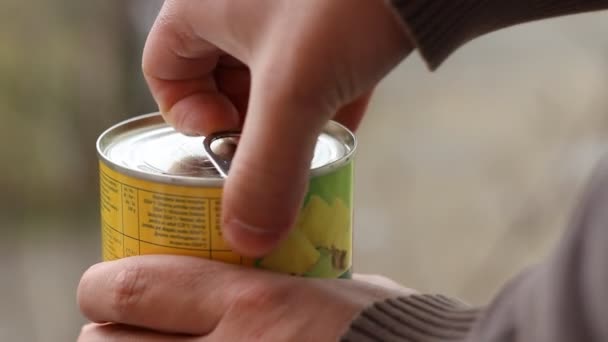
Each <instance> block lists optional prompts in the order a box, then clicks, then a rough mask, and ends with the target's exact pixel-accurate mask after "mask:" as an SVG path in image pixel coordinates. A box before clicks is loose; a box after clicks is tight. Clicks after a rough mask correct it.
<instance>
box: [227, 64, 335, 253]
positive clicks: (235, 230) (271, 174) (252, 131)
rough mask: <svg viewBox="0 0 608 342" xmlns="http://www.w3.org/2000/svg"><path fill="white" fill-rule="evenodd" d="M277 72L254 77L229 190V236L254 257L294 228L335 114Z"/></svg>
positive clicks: (233, 244)
mask: <svg viewBox="0 0 608 342" xmlns="http://www.w3.org/2000/svg"><path fill="white" fill-rule="evenodd" d="M262 70H263V69H262ZM262 70H258V72H259V73H264V72H263V71H262ZM273 72H274V74H273V75H272V77H270V76H261V75H259V74H258V75H257V76H259V77H257V78H256V75H253V77H252V82H253V83H252V88H251V95H250V100H249V110H248V112H247V117H246V120H245V124H244V128H243V133H242V135H241V138H240V141H239V147H238V149H237V151H236V154H235V156H234V160H233V163H232V167H231V170H230V174H229V177H228V179H227V181H226V184H225V186H224V195H223V202H222V205H223V207H222V223H223V232H224V237H225V238H226V240H227V241H228V242H229V244H230V245H231V247H232V248H233V249H234V250H236V251H237V252H239V253H241V254H243V255H245V256H249V257H259V256H262V255H264V254H266V253H268V252H269V251H271V250H272V249H273V248H274V247H275V246H276V245H277V244H278V243H279V241H281V239H283V238H284V237H285V235H286V234H287V232H288V231H289V229H290V228H291V227H292V225H293V223H294V220H295V217H296V214H297V212H298V210H299V208H300V206H301V201H302V199H303V197H304V193H305V191H306V188H307V185H308V181H309V172H310V163H311V160H312V156H313V152H314V147H315V145H316V142H317V137H318V135H319V133H320V131H321V129H322V127H323V125H324V124H325V123H326V122H327V120H328V119H329V118H330V117H331V114H332V110H331V109H329V108H328V107H325V106H323V105H321V104H319V103H317V102H316V101H315V100H313V99H311V100H310V101H302V99H301V98H298V95H297V94H296V93H297V91H292V90H294V88H297V85H296V84H295V83H296V82H295V81H294V80H288V81H285V82H284V81H283V80H282V76H281V75H280V72H278V71H276V70H273ZM269 78H272V80H271V81H269V80H268V79H269Z"/></svg>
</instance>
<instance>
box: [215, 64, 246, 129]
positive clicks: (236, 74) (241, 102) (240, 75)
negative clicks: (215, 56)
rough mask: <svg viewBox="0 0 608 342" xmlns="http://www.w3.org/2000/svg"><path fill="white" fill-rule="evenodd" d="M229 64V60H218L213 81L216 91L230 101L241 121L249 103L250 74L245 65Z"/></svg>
mask: <svg viewBox="0 0 608 342" xmlns="http://www.w3.org/2000/svg"><path fill="white" fill-rule="evenodd" d="M226 60H228V62H226ZM230 63H231V62H229V59H224V58H222V59H221V60H220V63H219V66H218V67H217V69H216V70H215V80H216V82H217V86H218V89H219V90H220V91H221V92H222V93H223V94H225V95H226V96H227V97H228V98H229V99H230V102H232V104H233V105H234V106H235V108H236V110H237V112H238V113H239V116H240V119H241V121H242V120H243V119H244V116H245V113H246V112H247V103H248V102H249V89H250V85H251V74H250V72H249V68H247V67H246V66H245V65H243V64H238V65H234V64H230Z"/></svg>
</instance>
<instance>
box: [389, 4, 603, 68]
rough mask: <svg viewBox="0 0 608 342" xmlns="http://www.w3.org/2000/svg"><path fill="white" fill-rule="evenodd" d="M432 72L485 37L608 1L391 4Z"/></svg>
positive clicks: (581, 10)
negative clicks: (490, 33) (466, 46)
mask: <svg viewBox="0 0 608 342" xmlns="http://www.w3.org/2000/svg"><path fill="white" fill-rule="evenodd" d="M389 2H390V3H391V4H392V6H393V7H394V8H395V9H396V11H397V13H398V14H399V16H400V17H401V18H402V20H403V23H404V24H405V27H406V30H407V31H408V34H409V35H410V37H411V38H412V40H413V42H414V44H415V45H416V46H417V47H418V50H419V51H420V53H421V54H422V56H423V58H424V59H425V60H426V62H427V63H428V65H429V67H430V68H431V69H435V68H437V67H438V66H439V65H440V64H441V63H442V62H443V61H444V60H445V59H446V58H447V57H448V56H449V55H450V54H451V53H452V52H453V51H454V50H456V49H457V48H458V47H460V46H461V45H463V44H464V43H466V42H468V41H470V40H472V39H474V38H476V37H479V36H481V35H483V34H486V33H489V32H492V31H495V30H498V29H501V28H504V27H508V26H512V25H516V24H520V23H524V22H529V21H533V20H538V19H543V18H549V17H555V16H559V15H566V14H574V13H580V12H587V11H594V10H601V9H606V8H607V7H608V0H561V1H560V0H389Z"/></svg>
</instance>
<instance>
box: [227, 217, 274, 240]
mask: <svg viewBox="0 0 608 342" xmlns="http://www.w3.org/2000/svg"><path fill="white" fill-rule="evenodd" d="M226 225H227V226H228V227H229V228H231V229H234V230H241V231H244V232H245V233H249V234H253V235H259V236H261V237H262V236H263V237H270V236H272V235H278V234H277V233H276V232H274V231H271V230H268V229H264V228H260V227H256V226H253V225H250V224H247V223H245V222H243V221H241V220H239V219H232V220H230V221H228V222H226Z"/></svg>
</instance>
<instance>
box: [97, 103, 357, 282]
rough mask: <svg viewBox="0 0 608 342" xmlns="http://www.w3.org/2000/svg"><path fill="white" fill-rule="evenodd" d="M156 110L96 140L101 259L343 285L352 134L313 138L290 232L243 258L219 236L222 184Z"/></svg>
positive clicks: (332, 126)
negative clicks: (180, 261)
mask: <svg viewBox="0 0 608 342" xmlns="http://www.w3.org/2000/svg"><path fill="white" fill-rule="evenodd" d="M202 142H203V138H201V137H188V136H185V135H182V134H180V133H178V132H176V131H175V130H173V128H172V127H170V126H169V125H167V124H166V123H165V122H164V120H163V119H162V116H161V115H160V114H158V113H153V114H148V115H143V116H139V117H136V118H133V119H130V120H127V121H124V122H121V123H119V124H117V125H115V126H113V127H111V128H110V129H108V130H107V131H105V132H104V133H102V134H101V136H100V137H99V139H98V140H97V152H98V155H99V171H100V208H101V237H102V253H103V260H114V259H119V258H123V257H129V256H134V255H144V254H179V255H190V256H197V257H202V258H208V259H212V260H218V261H223V262H228V263H232V264H240V265H246V266H252V267H258V268H263V269H268V270H272V271H278V272H282V273H288V274H293V275H298V276H307V277H319V278H349V277H350V271H351V265H352V236H353V234H352V233H353V230H352V227H353V224H352V222H353V220H352V218H353V161H352V160H353V155H354V152H355V149H356V139H355V137H354V135H353V134H352V133H351V132H350V131H348V129H346V128H345V127H343V126H341V125H340V124H338V123H336V122H329V123H328V124H327V125H326V126H325V127H324V129H323V132H322V133H321V135H320V136H319V138H318V141H317V145H316V148H315V153H314V158H313V160H312V163H311V179H310V184H309V189H308V193H307V194H306V197H305V199H304V204H303V207H302V209H301V211H300V214H299V216H298V218H297V221H296V226H295V227H294V229H293V230H292V231H291V233H290V234H289V235H288V237H287V238H286V239H285V240H284V241H283V242H282V243H281V244H280V245H279V246H278V248H276V249H275V250H274V251H272V252H271V253H270V254H268V255H266V256H264V257H263V258H259V259H250V258H245V257H243V256H240V255H238V254H237V253H235V252H233V251H231V250H230V247H229V246H228V244H227V243H226V242H225V241H224V239H223V237H222V230H221V225H220V222H221V200H222V186H223V184H224V179H223V178H222V177H221V175H220V173H219V172H218V170H217V169H216V167H215V166H214V164H213V163H212V162H211V160H210V158H209V155H208V154H207V152H205V149H204V148H203V144H202Z"/></svg>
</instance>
